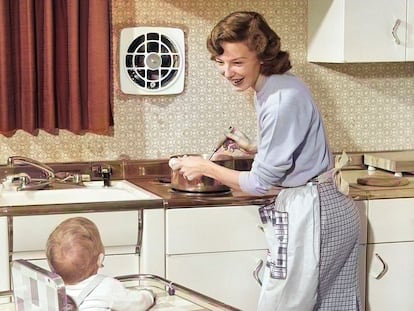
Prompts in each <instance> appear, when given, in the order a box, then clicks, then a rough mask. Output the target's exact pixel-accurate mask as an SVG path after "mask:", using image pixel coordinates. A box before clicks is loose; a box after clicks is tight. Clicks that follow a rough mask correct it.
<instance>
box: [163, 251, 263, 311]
mask: <svg viewBox="0 0 414 311" xmlns="http://www.w3.org/2000/svg"><path fill="white" fill-rule="evenodd" d="M266 253H267V251H266V250H261V251H241V252H222V253H206V254H183V255H171V256H167V262H166V266H167V279H169V280H171V281H173V282H176V283H178V284H181V285H183V286H186V287H189V288H191V289H193V290H195V291H198V292H200V293H203V294H205V295H207V296H210V297H213V298H215V299H217V300H219V301H222V302H224V303H226V304H229V305H231V306H234V307H236V308H238V309H240V310H244V311H250V310H251V311H253V310H257V302H258V299H259V294H260V285H259V283H258V282H257V281H256V280H255V279H254V277H253V271H254V270H255V269H256V268H257V267H258V265H259V263H260V260H262V261H265V258H266Z"/></svg>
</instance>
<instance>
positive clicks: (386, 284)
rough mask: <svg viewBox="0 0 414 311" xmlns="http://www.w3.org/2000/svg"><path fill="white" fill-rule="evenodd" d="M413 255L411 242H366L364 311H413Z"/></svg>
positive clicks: (413, 250) (413, 245) (413, 243)
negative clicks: (369, 243) (366, 275)
mask: <svg viewBox="0 0 414 311" xmlns="http://www.w3.org/2000/svg"><path fill="white" fill-rule="evenodd" d="M376 254H377V255H378V256H379V257H377V255H376ZM413 258H414V242H405V243H383V244H371V245H368V249H367V272H368V277H367V301H366V308H367V309H366V310H367V311H371V310H372V311H389V310H398V311H412V310H414V295H413V289H414V266H413Z"/></svg>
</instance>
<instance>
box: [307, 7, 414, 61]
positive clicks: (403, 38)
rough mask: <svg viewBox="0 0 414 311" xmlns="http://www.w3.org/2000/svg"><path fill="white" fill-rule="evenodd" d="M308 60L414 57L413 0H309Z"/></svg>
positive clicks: (366, 59)
mask: <svg viewBox="0 0 414 311" xmlns="http://www.w3.org/2000/svg"><path fill="white" fill-rule="evenodd" d="M307 58H308V61H310V62H332V63H346V62H354V63H357V62H395V61H397V62H401V61H414V0H393V1H389V0H364V1H361V0H309V1H308V56H307Z"/></svg>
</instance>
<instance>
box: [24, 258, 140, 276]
mask: <svg viewBox="0 0 414 311" xmlns="http://www.w3.org/2000/svg"><path fill="white" fill-rule="evenodd" d="M29 261H30V262H31V263H33V264H35V265H37V266H39V267H42V268H43V269H46V270H49V271H50V267H49V265H48V263H47V260H46V259H33V260H29ZM103 264H104V266H103V267H102V268H101V269H99V272H101V273H103V274H105V275H109V276H120V275H127V274H138V273H139V256H138V255H137V254H123V255H106V256H105V260H104V263H103Z"/></svg>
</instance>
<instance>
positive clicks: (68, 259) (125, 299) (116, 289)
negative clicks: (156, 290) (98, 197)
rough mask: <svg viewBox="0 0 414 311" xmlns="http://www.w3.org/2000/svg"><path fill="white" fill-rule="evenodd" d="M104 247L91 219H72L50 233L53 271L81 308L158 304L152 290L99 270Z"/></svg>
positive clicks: (49, 254) (142, 307)
mask: <svg viewBox="0 0 414 311" xmlns="http://www.w3.org/2000/svg"><path fill="white" fill-rule="evenodd" d="M104 252H105V250H104V246H103V243H102V240H101V237H100V234H99V231H98V228H97V227H96V225H95V224H94V223H93V222H92V221H90V220H89V219H87V218H84V217H74V218H69V219H67V220H65V221H63V222H62V223H61V224H59V225H58V226H57V227H56V229H55V230H54V231H53V232H52V233H51V234H50V236H49V238H48V240H47V244H46V256H47V259H48V262H49V266H50V268H51V270H52V271H53V272H55V273H57V274H59V275H60V276H61V277H62V279H63V281H64V283H65V288H66V294H67V295H68V296H69V297H71V298H72V299H73V300H74V301H75V303H76V305H77V306H78V308H79V310H80V311H86V310H90V311H91V310H120V311H122V310H125V311H129V310H134V311H138V310H148V309H150V308H151V307H152V306H153V305H154V304H155V296H154V295H153V293H152V291H150V290H146V289H143V290H132V289H127V288H125V287H124V286H123V285H122V283H121V282H120V281H118V280H116V279H114V278H112V277H108V276H104V275H102V274H99V273H98V269H99V268H100V267H102V266H103V265H102V262H103V259H104Z"/></svg>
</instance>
